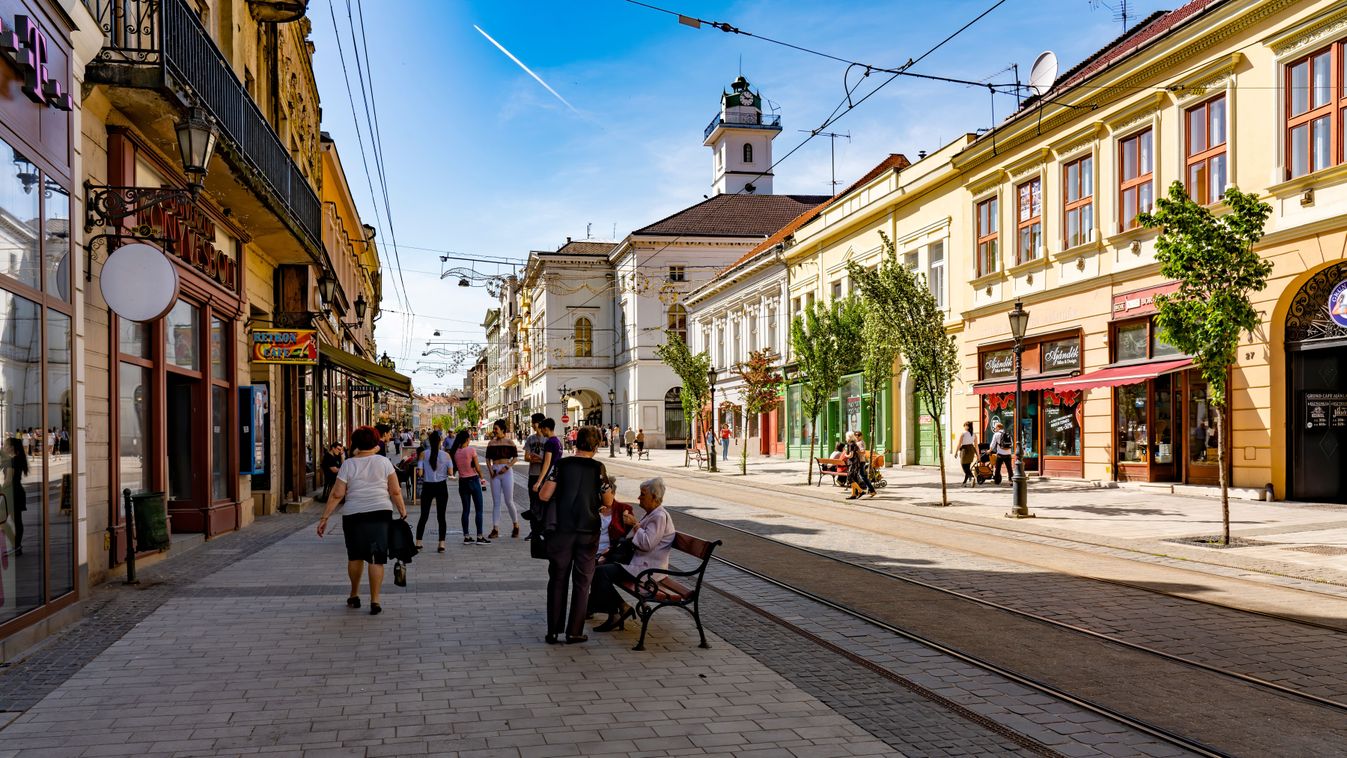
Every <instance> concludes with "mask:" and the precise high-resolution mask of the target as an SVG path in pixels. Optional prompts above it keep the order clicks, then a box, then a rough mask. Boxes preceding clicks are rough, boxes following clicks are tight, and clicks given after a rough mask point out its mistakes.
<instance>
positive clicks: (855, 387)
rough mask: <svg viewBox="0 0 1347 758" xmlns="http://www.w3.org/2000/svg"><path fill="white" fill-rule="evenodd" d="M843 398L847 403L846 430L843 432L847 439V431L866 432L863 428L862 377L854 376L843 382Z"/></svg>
mask: <svg viewBox="0 0 1347 758" xmlns="http://www.w3.org/2000/svg"><path fill="white" fill-rule="evenodd" d="M842 392H843V393H844V394H843V397H845V398H846V402H847V406H846V408H847V418H846V429H844V430H843V432H844V434H843V437H845V436H846V435H845V432H846V431H853V432H854V431H864V430H863V429H862V428H861V406H862V405H863V400H862V396H861V377H859V376H853V377H851V378H849V379H844V380H843V381H842Z"/></svg>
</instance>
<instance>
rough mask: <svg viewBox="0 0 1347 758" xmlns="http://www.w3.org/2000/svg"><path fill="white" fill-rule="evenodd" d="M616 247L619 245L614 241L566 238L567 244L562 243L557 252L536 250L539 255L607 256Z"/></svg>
mask: <svg viewBox="0 0 1347 758" xmlns="http://www.w3.org/2000/svg"><path fill="white" fill-rule="evenodd" d="M615 247H617V245H616V244H615V243H612V242H590V241H588V240H581V241H577V242H572V241H571V240H569V239H568V240H566V244H564V245H562V246H561V247H559V248H557V250H556V251H555V252H552V251H548V250H537V251H535V252H536V253H537V254H538V255H605V256H606V255H608V254H609V253H611V252H612V251H613V248H615Z"/></svg>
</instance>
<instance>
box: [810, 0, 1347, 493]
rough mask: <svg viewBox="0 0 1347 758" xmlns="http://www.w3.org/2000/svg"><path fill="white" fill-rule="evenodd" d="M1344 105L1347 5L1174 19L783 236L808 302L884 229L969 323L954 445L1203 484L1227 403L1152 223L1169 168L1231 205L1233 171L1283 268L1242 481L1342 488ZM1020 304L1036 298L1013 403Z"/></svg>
mask: <svg viewBox="0 0 1347 758" xmlns="http://www.w3.org/2000/svg"><path fill="white" fill-rule="evenodd" d="M1345 106H1347V4H1344V3H1341V2H1336V3H1330V2H1309V3H1307V2H1290V1H1289V0H1265V1H1263V2H1251V1H1244V2H1240V1H1230V2H1222V3H1209V2H1208V3H1189V4H1187V5H1185V6H1183V7H1181V8H1179V9H1177V10H1175V11H1173V12H1170V13H1167V14H1156V15H1155V16H1154V17H1152V18H1150V19H1147V20H1145V21H1143V22H1142V23H1141V24H1139V25H1138V26H1136V27H1134V28H1133V30H1132V32H1131V33H1130V34H1129V35H1128V36H1127V37H1125V38H1123V39H1121V40H1119V41H1117V42H1115V43H1114V44H1112V45H1111V46H1110V47H1108V48H1105V49H1104V50H1101V51H1100V52H1098V53H1097V54H1095V56H1093V57H1091V58H1090V59H1088V60H1086V61H1085V62H1083V63H1081V64H1079V65H1077V66H1075V67H1074V68H1073V69H1071V70H1069V71H1067V72H1065V73H1064V74H1062V75H1061V76H1059V77H1058V78H1057V81H1056V83H1055V84H1054V85H1053V87H1052V88H1051V89H1049V90H1048V91H1047V92H1045V93H1043V95H1042V96H1041V97H1038V98H1036V99H1032V100H1029V101H1026V103H1025V104H1024V106H1023V107H1022V108H1021V109H1020V110H1019V111H1018V112H1017V113H1016V114H1014V115H1013V116H1012V117H1010V118H1008V119H1007V120H1005V121H1004V122H1002V123H1001V124H999V125H998V126H997V128H996V129H995V130H993V131H991V132H989V133H986V134H983V135H980V136H978V137H976V138H973V137H971V136H969V137H964V138H961V139H960V140H957V141H956V142H955V143H953V144H951V145H948V146H946V147H945V148H943V149H941V150H940V151H938V152H936V153H933V154H932V155H929V156H926V157H925V158H923V159H922V160H920V161H918V162H917V163H915V164H913V165H912V166H910V167H908V168H905V169H903V170H902V171H895V172H889V174H888V175H882V176H877V177H872V178H871V179H870V180H869V181H867V182H862V183H861V184H860V185H858V186H856V187H854V188H852V189H851V190H849V191H848V193H846V194H844V195H843V196H839V198H838V199H837V200H835V201H834V202H833V203H832V204H831V205H830V206H829V207H827V208H826V209H824V210H823V212H822V213H820V215H819V217H818V218H817V219H815V220H814V221H812V222H810V223H809V224H806V225H805V226H803V227H802V228H800V229H799V230H797V231H796V232H795V233H794V234H793V235H792V238H791V239H790V240H788V241H787V245H786V250H785V252H784V255H785V257H786V258H787V260H788V261H789V262H790V264H791V269H790V271H791V284H790V288H791V297H792V310H793V312H798V310H799V309H800V308H802V307H805V306H806V305H807V304H808V303H809V302H810V301H811V300H813V299H817V300H825V299H828V298H834V297H837V296H839V295H844V294H846V293H848V292H849V291H850V286H849V283H848V282H847V281H846V276H845V263H846V261H847V260H857V261H858V262H861V263H862V265H870V263H869V261H872V260H874V259H875V258H876V256H877V255H878V253H879V248H880V240H879V236H878V233H879V231H881V230H883V231H885V232H886V233H887V234H888V235H889V236H890V237H891V238H892V239H894V240H895V242H896V244H897V251H898V255H899V257H900V259H901V260H903V261H904V262H905V263H907V264H908V265H909V266H912V267H914V268H915V269H916V270H918V271H919V272H921V273H923V274H925V275H926V276H927V277H928V279H929V280H930V281H931V283H932V286H933V289H934V290H936V291H937V298H943V300H942V301H943V302H944V303H945V304H946V307H947V308H948V309H949V310H948V312H949V320H948V321H947V328H948V329H949V330H950V332H951V333H955V334H957V335H958V340H959V345H960V350H961V355H962V377H961V380H960V381H959V382H957V383H956V385H955V387H954V389H953V392H952V396H951V409H950V417H949V421H951V422H952V423H950V424H947V425H946V427H945V428H946V429H948V430H950V431H949V436H947V438H946V439H944V440H940V441H939V443H938V448H939V449H940V451H941V454H946V455H948V454H949V453H951V452H952V449H953V444H952V439H953V436H954V432H957V431H958V428H959V427H960V426H961V425H962V423H963V422H965V421H970V422H973V424H974V428H975V429H976V430H977V436H978V439H979V442H986V441H987V439H988V438H989V437H990V434H991V430H992V429H993V428H994V425H995V423H996V422H998V421H999V422H1001V423H1002V424H1004V425H1005V426H1006V427H1007V428H1017V429H1018V430H1019V432H1018V433H1019V435H1020V438H1021V440H1022V441H1023V442H1024V446H1025V450H1026V455H1025V459H1026V467H1027V468H1028V469H1029V470H1030V471H1031V472H1032V473H1036V474H1038V475H1045V476H1052V477H1062V478H1082V479H1090V480H1100V481H1105V482H1114V481H1123V482H1138V481H1139V482H1149V483H1152V484H1154V485H1156V486H1160V487H1173V488H1175V489H1178V490H1184V489H1186V488H1187V487H1189V486H1193V487H1206V486H1209V485H1213V484H1215V483H1216V481H1217V473H1218V471H1217V463H1216V451H1215V446H1216V431H1215V428H1214V423H1213V422H1214V419H1213V416H1212V409H1211V407H1210V405H1209V403H1208V399H1207V391H1206V387H1205V385H1204V383H1203V382H1202V381H1201V378H1200V376H1199V375H1198V374H1197V372H1195V371H1193V370H1191V363H1190V361H1189V359H1188V357H1187V356H1184V355H1181V354H1179V353H1178V351H1176V350H1174V349H1173V348H1172V347H1170V346H1168V345H1166V344H1165V343H1164V342H1163V341H1162V340H1161V339H1160V338H1159V335H1158V332H1157V330H1156V329H1155V327H1154V324H1153V316H1154V311H1155V306H1154V301H1153V298H1154V297H1155V295H1157V294H1162V293H1164V292H1166V291H1168V290H1169V289H1172V287H1173V283H1172V282H1169V281H1166V280H1165V279H1164V278H1163V277H1161V275H1160V273H1159V264H1158V263H1157V262H1156V261H1155V258H1154V250H1155V240H1156V234H1157V233H1156V231H1155V230H1150V229H1145V228H1140V227H1139V226H1137V224H1136V221H1135V218H1136V214H1137V212H1138V211H1140V210H1145V209H1146V208H1148V207H1149V206H1150V205H1151V204H1152V203H1153V201H1154V198H1155V197H1156V196H1157V195H1162V194H1163V193H1165V192H1167V191H1168V187H1169V185H1170V184H1171V183H1173V182H1175V181H1180V182H1182V183H1184V185H1185V187H1186V188H1187V189H1188V191H1189V193H1190V194H1192V195H1194V196H1195V197H1200V198H1201V199H1202V200H1203V201H1204V202H1207V203H1209V204H1210V207H1211V208H1212V209H1213V210H1214V211H1215V212H1217V213H1220V212H1221V211H1222V210H1223V204H1222V203H1221V202H1220V200H1219V196H1220V193H1221V191H1222V190H1223V189H1224V188H1225V187H1227V186H1238V187H1239V188H1240V189H1241V190H1243V191H1246V192H1255V193H1257V194H1259V195H1260V196H1261V197H1263V198H1264V199H1265V200H1266V201H1267V202H1269V203H1270V204H1271V205H1272V206H1273V212H1272V215H1271V217H1270V218H1269V220H1268V223H1267V227H1266V236H1265V237H1264V239H1263V240H1262V242H1261V243H1260V244H1259V245H1258V248H1257V249H1258V251H1259V252H1260V253H1261V254H1262V255H1263V256H1264V257H1265V258H1266V259H1267V260H1269V261H1271V262H1272V264H1273V273H1272V276H1271V279H1270V282H1269V286H1268V288H1267V289H1266V290H1264V291H1263V292H1260V293H1257V294H1256V295H1255V297H1254V300H1255V304H1256V306H1257V307H1258V308H1259V309H1260V311H1261V312H1262V314H1263V319H1264V320H1263V323H1262V324H1261V326H1260V327H1259V329H1258V330H1257V331H1256V333H1255V334H1254V335H1253V336H1252V337H1251V338H1250V339H1248V340H1246V341H1245V343H1244V344H1243V345H1242V346H1241V348H1240V350H1239V354H1238V360H1237V364H1236V366H1235V367H1234V370H1233V376H1232V383H1231V389H1232V392H1231V396H1230V413H1229V414H1228V422H1229V423H1228V424H1227V425H1226V426H1227V429H1228V435H1229V436H1228V442H1229V450H1230V451H1231V454H1230V456H1229V458H1230V460H1229V461H1228V465H1229V473H1230V480H1231V482H1232V484H1233V486H1234V487H1236V488H1237V494H1240V495H1243V496H1246V497H1263V496H1266V495H1267V494H1269V493H1270V494H1271V496H1273V497H1275V498H1277V499H1283V498H1292V499H1297V500H1315V501H1342V500H1343V499H1345V498H1347V474H1344V473H1343V472H1344V471H1347V457H1345V456H1347V284H1343V282H1344V281H1347V262H1344V250H1347V107H1345ZM933 262H934V263H935V264H936V265H935V266H932V263H933ZM942 264H943V265H942ZM942 277H943V281H941V278H942ZM1017 301H1020V302H1022V303H1023V305H1024V307H1025V309H1027V310H1028V311H1029V312H1030V326H1029V331H1028V334H1027V337H1026V340H1025V352H1024V355H1023V359H1022V360H1023V371H1024V375H1025V386H1026V401H1025V402H1024V404H1023V405H1024V407H1023V408H1022V409H1021V411H1020V413H1018V414H1017V413H1016V412H1015V409H1014V407H1013V406H1014V401H1013V393H1014V367H1015V361H1014V353H1013V341H1012V339H1011V335H1010V329H1009V323H1008V319H1007V314H1008V312H1009V311H1010V310H1011V309H1012V307H1013V305H1014V303H1015V302H1017ZM895 385H896V386H895V388H894V394H895V396H894V397H893V402H892V404H891V408H892V413H893V417H892V418H893V423H894V425H895V427H897V428H899V429H902V430H903V431H902V433H901V435H898V436H899V438H900V439H899V440H898V442H899V443H900V444H899V445H896V446H895V447H900V448H902V449H903V450H904V451H906V452H904V453H903V455H902V456H900V457H899V458H898V459H899V460H900V461H902V462H908V463H927V462H933V460H930V458H931V456H928V455H924V454H923V451H922V444H921V440H920V439H919V437H920V434H921V428H922V419H921V415H922V413H923V412H924V410H923V409H917V408H914V406H913V404H912V402H911V400H910V397H908V396H907V393H908V390H907V389H906V387H905V386H904V383H903V382H901V381H899V382H895ZM950 427H954V428H953V429H950ZM1192 491H1197V492H1201V491H1209V490H1202V489H1195V490H1192Z"/></svg>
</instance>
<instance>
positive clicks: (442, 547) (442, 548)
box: [435, 540, 444, 553]
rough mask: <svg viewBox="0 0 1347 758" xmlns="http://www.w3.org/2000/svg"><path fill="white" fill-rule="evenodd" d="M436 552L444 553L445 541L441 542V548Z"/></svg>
mask: <svg viewBox="0 0 1347 758" xmlns="http://www.w3.org/2000/svg"><path fill="white" fill-rule="evenodd" d="M435 552H437V553H443V552H444V540H440V546H439V547H438V548H436V549H435Z"/></svg>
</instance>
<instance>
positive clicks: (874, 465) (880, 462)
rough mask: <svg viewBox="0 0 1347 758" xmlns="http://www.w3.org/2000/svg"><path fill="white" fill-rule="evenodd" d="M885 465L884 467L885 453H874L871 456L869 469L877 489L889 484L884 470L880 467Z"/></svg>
mask: <svg viewBox="0 0 1347 758" xmlns="http://www.w3.org/2000/svg"><path fill="white" fill-rule="evenodd" d="M883 467H884V454H883V453H874V454H873V455H871V456H870V469H869V471H868V473H869V475H870V483H871V484H873V485H874V486H875V489H877V490H882V489H884V488H885V487H887V486H889V482H888V480H887V479H885V478H884V474H883V472H881V471H880V469H881V468H883Z"/></svg>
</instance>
